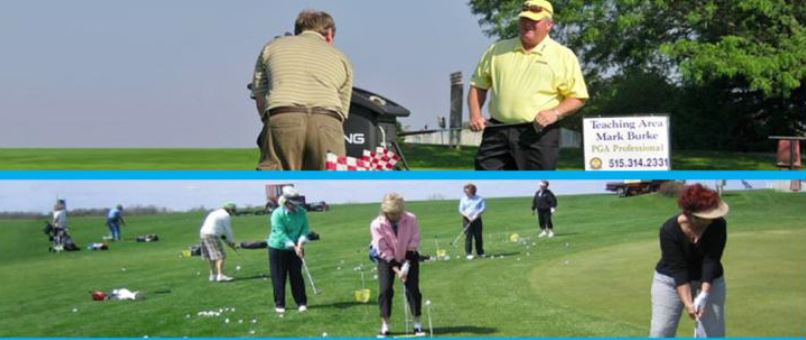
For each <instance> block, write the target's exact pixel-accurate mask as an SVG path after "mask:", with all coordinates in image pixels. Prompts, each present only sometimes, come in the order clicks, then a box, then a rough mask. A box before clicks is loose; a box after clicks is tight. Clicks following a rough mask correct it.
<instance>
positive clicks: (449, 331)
mask: <svg viewBox="0 0 806 340" xmlns="http://www.w3.org/2000/svg"><path fill="white" fill-rule="evenodd" d="M497 331H498V329H497V328H492V327H478V326H452V327H434V335H456V334H473V335H484V334H493V333H495V332H497Z"/></svg>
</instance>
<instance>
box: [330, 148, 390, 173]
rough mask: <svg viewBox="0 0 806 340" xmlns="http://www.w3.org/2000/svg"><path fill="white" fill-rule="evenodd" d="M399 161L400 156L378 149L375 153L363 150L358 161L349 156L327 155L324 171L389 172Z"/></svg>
mask: <svg viewBox="0 0 806 340" xmlns="http://www.w3.org/2000/svg"><path fill="white" fill-rule="evenodd" d="M399 161H400V156H398V155H397V154H395V153H394V152H392V151H390V150H388V149H386V148H383V147H378V148H377V149H375V151H369V150H364V155H363V156H362V157H361V158H360V159H359V158H355V157H350V156H337V155H335V154H333V153H328V154H327V160H326V162H325V169H326V170H331V171H390V170H394V169H395V165H396V164H397V162H399Z"/></svg>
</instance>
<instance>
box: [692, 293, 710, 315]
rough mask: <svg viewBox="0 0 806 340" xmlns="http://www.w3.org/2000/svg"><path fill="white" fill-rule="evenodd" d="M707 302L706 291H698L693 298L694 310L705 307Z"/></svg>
mask: <svg viewBox="0 0 806 340" xmlns="http://www.w3.org/2000/svg"><path fill="white" fill-rule="evenodd" d="M707 303H708V293H706V292H700V293H699V294H697V297H696V298H694V309H695V310H696V311H698V312H699V311H701V310H703V309H705V305H706V304H707Z"/></svg>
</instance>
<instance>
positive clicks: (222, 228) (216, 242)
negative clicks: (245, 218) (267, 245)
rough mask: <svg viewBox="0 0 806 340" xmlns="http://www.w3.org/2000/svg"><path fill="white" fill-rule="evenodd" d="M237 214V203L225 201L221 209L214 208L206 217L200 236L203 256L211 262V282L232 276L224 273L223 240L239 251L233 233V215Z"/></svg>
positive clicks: (224, 280) (222, 280)
mask: <svg viewBox="0 0 806 340" xmlns="http://www.w3.org/2000/svg"><path fill="white" fill-rule="evenodd" d="M233 214H235V203H232V202H228V203H225V204H224V206H223V207H222V208H221V209H217V210H213V211H212V212H210V213H209V214H207V217H206V218H205V219H204V223H203V224H202V227H201V230H199V238H200V239H201V252H202V258H203V259H205V260H207V261H208V262H209V263H210V282H228V281H232V278H231V277H229V276H226V275H224V260H225V259H226V258H227V254H226V253H225V252H224V245H223V244H222V238H223V239H224V240H223V242H226V243H227V245H229V246H230V248H232V249H233V250H235V251H236V252H237V248H236V245H235V236H233V234H232V224H231V223H232V222H231V216H232V215H233Z"/></svg>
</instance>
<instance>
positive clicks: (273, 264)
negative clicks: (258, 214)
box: [268, 186, 310, 313]
mask: <svg viewBox="0 0 806 340" xmlns="http://www.w3.org/2000/svg"><path fill="white" fill-rule="evenodd" d="M277 203H278V205H279V206H278V208H277V209H275V210H274V212H272V214H271V234H270V235H269V240H268V244H269V271H270V272H271V282H272V286H273V287H274V310H275V311H276V312H277V313H285V282H286V277H288V278H289V281H291V294H292V295H293V296H294V302H296V303H297V308H298V310H299V311H300V312H305V311H306V310H308V307H307V304H308V299H307V297H306V295H305V281H304V280H303V279H302V259H303V257H304V256H305V251H304V249H303V245H304V244H305V243H306V242H307V241H308V238H307V235H308V233H309V231H310V227H309V226H308V214H307V212H306V211H305V208H304V204H305V200H304V198H303V197H302V196H300V194H299V192H298V191H297V190H296V189H294V187H290V186H287V187H284V188H283V195H282V196H280V198H279V199H278V202H277Z"/></svg>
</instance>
